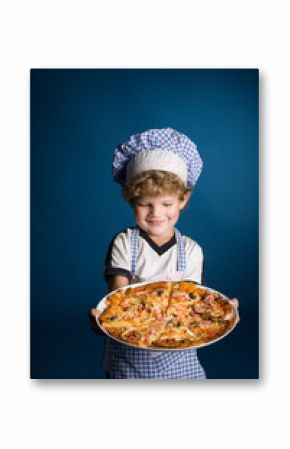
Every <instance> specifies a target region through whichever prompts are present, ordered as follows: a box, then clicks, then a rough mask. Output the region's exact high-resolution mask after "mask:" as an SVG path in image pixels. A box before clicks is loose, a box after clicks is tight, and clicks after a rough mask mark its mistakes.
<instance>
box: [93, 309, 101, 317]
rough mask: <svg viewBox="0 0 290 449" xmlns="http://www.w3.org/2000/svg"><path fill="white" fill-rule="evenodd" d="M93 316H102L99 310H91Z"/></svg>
mask: <svg viewBox="0 0 290 449" xmlns="http://www.w3.org/2000/svg"><path fill="white" fill-rule="evenodd" d="M91 315H93V316H94V317H95V318H97V317H98V316H100V315H101V312H100V311H99V310H97V309H91Z"/></svg>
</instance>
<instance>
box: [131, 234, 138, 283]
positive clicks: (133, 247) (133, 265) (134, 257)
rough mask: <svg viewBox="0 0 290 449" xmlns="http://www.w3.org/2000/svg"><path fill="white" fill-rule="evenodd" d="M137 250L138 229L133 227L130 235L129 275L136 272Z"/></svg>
mask: <svg viewBox="0 0 290 449" xmlns="http://www.w3.org/2000/svg"><path fill="white" fill-rule="evenodd" d="M138 251H139V229H138V228H137V227H136V228H133V230H132V236H131V276H132V277H134V276H135V273H136V266H137V259H138Z"/></svg>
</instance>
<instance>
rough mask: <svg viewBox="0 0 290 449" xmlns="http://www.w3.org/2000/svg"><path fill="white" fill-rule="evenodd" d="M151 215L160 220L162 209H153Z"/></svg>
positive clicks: (155, 207)
mask: <svg viewBox="0 0 290 449" xmlns="http://www.w3.org/2000/svg"><path fill="white" fill-rule="evenodd" d="M151 215H152V216H153V217H154V218H158V217H159V216H161V215H162V212H161V208H160V207H159V206H153V207H152V209H151Z"/></svg>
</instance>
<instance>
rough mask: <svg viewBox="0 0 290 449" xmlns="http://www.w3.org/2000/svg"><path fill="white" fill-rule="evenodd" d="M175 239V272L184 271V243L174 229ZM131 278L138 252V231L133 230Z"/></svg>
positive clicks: (134, 270)
mask: <svg viewBox="0 0 290 449" xmlns="http://www.w3.org/2000/svg"><path fill="white" fill-rule="evenodd" d="M175 238H176V243H177V271H185V270H186V253H185V246H184V241H183V239H182V236H181V234H180V232H179V231H178V230H177V229H176V228H175ZM130 243H131V276H132V277H134V276H135V273H136V266H137V260H138V251H139V229H138V228H137V227H136V228H133V230H132V235H131V242H130Z"/></svg>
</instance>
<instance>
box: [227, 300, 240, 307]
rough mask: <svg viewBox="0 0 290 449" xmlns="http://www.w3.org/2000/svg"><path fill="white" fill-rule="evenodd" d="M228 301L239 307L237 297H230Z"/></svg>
mask: <svg viewBox="0 0 290 449" xmlns="http://www.w3.org/2000/svg"><path fill="white" fill-rule="evenodd" d="M229 303H230V304H232V305H233V306H234V307H236V308H238V307H239V300H238V299H237V298H232V299H230V301H229Z"/></svg>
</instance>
